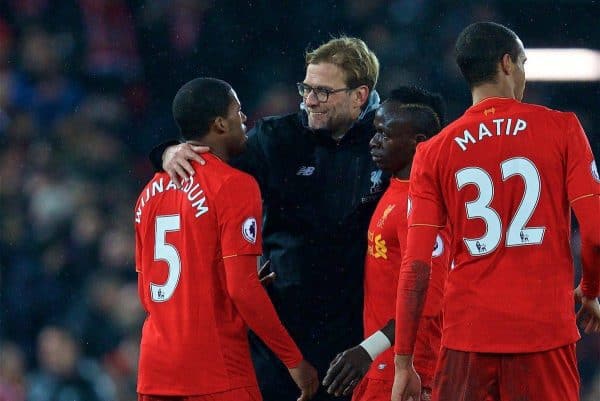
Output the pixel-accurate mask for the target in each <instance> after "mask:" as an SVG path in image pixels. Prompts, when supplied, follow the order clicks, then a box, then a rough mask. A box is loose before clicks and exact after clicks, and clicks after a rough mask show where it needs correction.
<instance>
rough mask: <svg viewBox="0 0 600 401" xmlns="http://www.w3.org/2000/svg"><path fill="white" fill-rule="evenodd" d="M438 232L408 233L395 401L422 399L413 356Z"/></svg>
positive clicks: (400, 301)
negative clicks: (409, 398)
mask: <svg viewBox="0 0 600 401" xmlns="http://www.w3.org/2000/svg"><path fill="white" fill-rule="evenodd" d="M437 232H438V227H434V226H413V227H409V229H408V236H407V249H406V254H405V256H404V258H403V260H402V267H401V268H400V274H399V276H398V291H397V294H396V342H395V346H394V352H395V354H396V356H395V357H394V365H395V369H396V373H395V377H394V388H393V391H392V400H393V401H398V400H404V399H408V398H407V397H409V396H413V397H414V398H415V399H419V397H420V391H421V381H420V380H419V377H418V376H417V374H416V372H415V369H414V366H413V353H414V347H415V342H416V338H417V330H418V328H419V322H420V321H421V314H422V312H423V307H424V305H425V299H426V295H427V288H428V286H429V275H430V272H431V249H432V248H433V244H434V242H435V237H436V234H437Z"/></svg>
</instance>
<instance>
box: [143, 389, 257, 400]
mask: <svg viewBox="0 0 600 401" xmlns="http://www.w3.org/2000/svg"><path fill="white" fill-rule="evenodd" d="M138 401H262V396H261V395H260V390H259V389H258V387H242V388H236V389H234V390H229V391H223V392H222V393H214V394H203V395H147V394H138Z"/></svg>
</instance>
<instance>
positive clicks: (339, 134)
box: [331, 109, 362, 141]
mask: <svg viewBox="0 0 600 401" xmlns="http://www.w3.org/2000/svg"><path fill="white" fill-rule="evenodd" d="M361 112H362V109H358V110H357V112H356V114H355V115H353V116H352V118H351V120H350V121H348V122H347V123H345V124H343V125H342V126H341V127H340V128H338V129H336V130H332V131H331V137H332V138H333V139H334V140H336V141H339V140H340V139H342V138H343V137H344V135H346V132H348V131H349V130H350V127H352V124H354V123H355V122H357V121H358V117H359V116H360V113H361Z"/></svg>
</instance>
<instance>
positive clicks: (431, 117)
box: [398, 103, 442, 138]
mask: <svg viewBox="0 0 600 401" xmlns="http://www.w3.org/2000/svg"><path fill="white" fill-rule="evenodd" d="M405 113H406V114H408V115H409V117H410V122H411V125H412V126H413V128H414V129H415V132H417V133H419V134H424V135H425V136H426V137H427V138H431V137H432V136H434V135H435V134H437V133H438V132H440V130H441V129H442V126H441V125H440V119H439V118H438V115H437V113H436V112H435V111H433V109H432V108H431V107H429V106H427V105H424V104H417V103H413V104H403V105H401V106H400V107H399V108H398V114H405Z"/></svg>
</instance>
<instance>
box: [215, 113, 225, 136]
mask: <svg viewBox="0 0 600 401" xmlns="http://www.w3.org/2000/svg"><path fill="white" fill-rule="evenodd" d="M213 124H214V126H215V129H216V130H217V132H218V133H219V134H222V133H225V132H227V129H228V128H229V127H228V125H227V120H225V119H224V118H223V117H221V116H219V117H217V118H215V121H214V122H213Z"/></svg>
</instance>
